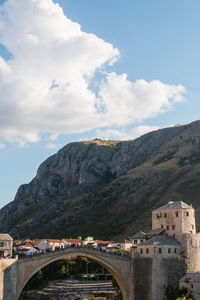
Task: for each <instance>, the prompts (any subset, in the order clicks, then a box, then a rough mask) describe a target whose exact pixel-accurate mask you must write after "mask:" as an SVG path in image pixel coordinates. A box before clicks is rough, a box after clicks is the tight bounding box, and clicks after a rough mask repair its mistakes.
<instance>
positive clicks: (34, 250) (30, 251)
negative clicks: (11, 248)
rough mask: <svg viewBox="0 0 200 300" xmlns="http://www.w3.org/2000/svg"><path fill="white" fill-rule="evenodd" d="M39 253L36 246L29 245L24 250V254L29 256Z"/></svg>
mask: <svg viewBox="0 0 200 300" xmlns="http://www.w3.org/2000/svg"><path fill="white" fill-rule="evenodd" d="M39 253H40V250H39V249H38V248H35V247H31V248H30V249H29V250H27V251H26V252H25V255H26V256H29V255H33V254H39Z"/></svg>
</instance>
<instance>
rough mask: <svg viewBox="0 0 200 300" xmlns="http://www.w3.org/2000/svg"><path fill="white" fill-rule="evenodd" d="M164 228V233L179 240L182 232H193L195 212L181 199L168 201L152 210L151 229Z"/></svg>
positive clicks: (194, 228) (194, 230)
mask: <svg viewBox="0 0 200 300" xmlns="http://www.w3.org/2000/svg"><path fill="white" fill-rule="evenodd" d="M158 228H160V229H164V230H165V235H169V236H172V237H174V238H176V239H177V240H178V241H180V242H181V240H182V235H183V234H195V233H196V225H195V212H194V208H193V207H192V206H191V205H188V204H186V203H184V202H182V201H176V202H173V201H170V202H168V204H166V205H164V206H161V207H159V208H157V209H155V210H153V212H152V229H153V230H154V229H158Z"/></svg>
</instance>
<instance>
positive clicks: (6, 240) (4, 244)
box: [0, 233, 13, 257]
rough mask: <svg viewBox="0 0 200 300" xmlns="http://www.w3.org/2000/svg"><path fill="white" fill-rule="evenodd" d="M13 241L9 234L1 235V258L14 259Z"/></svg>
mask: <svg viewBox="0 0 200 300" xmlns="http://www.w3.org/2000/svg"><path fill="white" fill-rule="evenodd" d="M12 251H13V239H12V238H11V236H10V235H9V234H5V233H0V257H12Z"/></svg>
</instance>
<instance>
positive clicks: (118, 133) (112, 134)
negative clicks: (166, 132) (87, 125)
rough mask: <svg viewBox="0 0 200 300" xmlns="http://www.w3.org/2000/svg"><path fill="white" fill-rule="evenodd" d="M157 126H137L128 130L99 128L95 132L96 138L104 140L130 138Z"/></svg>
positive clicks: (134, 137) (155, 128)
mask: <svg viewBox="0 0 200 300" xmlns="http://www.w3.org/2000/svg"><path fill="white" fill-rule="evenodd" d="M158 129H159V127H158V126H144V125H143V126H137V127H135V128H130V129H128V130H118V129H107V130H102V129H99V130H97V132H96V135H97V138H101V139H105V140H132V139H136V138H138V137H140V136H141V135H143V134H145V133H148V132H150V131H154V130H158Z"/></svg>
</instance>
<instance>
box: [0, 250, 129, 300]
mask: <svg viewBox="0 0 200 300" xmlns="http://www.w3.org/2000/svg"><path fill="white" fill-rule="evenodd" d="M78 256H83V257H86V258H89V259H91V260H93V261H95V262H97V263H99V264H100V265H102V266H103V267H104V268H105V269H107V270H108V271H109V272H110V273H111V274H112V275H113V277H114V278H115V279H116V281H117V282H118V285H119V287H120V289H121V291H122V295H123V300H133V299H135V298H134V296H133V295H134V287H133V280H132V278H133V276H132V268H131V260H130V257H128V256H120V255H116V254H109V253H105V252H102V251H98V250H93V249H88V248H84V247H80V248H79V247H77V248H76V247H69V248H66V249H64V250H59V251H55V252H51V253H46V254H38V255H35V256H32V257H26V258H23V259H7V260H2V261H0V264H2V266H1V265H0V300H18V299H19V296H20V294H21V292H22V290H23V288H24V287H25V285H26V283H27V282H28V281H29V279H30V278H31V277H32V276H33V275H34V274H35V273H36V272H38V271H39V270H40V269H42V268H43V267H45V266H47V265H48V264H50V263H52V262H54V261H57V260H60V259H64V258H66V257H78ZM1 282H2V284H1Z"/></svg>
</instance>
